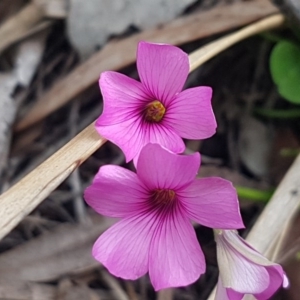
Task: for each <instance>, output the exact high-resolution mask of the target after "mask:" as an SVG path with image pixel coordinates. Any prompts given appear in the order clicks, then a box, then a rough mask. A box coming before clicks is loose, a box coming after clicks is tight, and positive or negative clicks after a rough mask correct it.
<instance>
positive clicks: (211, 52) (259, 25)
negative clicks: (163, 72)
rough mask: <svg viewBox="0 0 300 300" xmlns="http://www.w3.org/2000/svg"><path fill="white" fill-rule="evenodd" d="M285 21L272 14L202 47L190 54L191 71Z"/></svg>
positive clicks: (278, 15)
mask: <svg viewBox="0 0 300 300" xmlns="http://www.w3.org/2000/svg"><path fill="white" fill-rule="evenodd" d="M283 23H284V17H283V15H281V14H277V15H274V16H270V17H268V18H265V19H263V20H261V21H259V22H256V23H254V24H252V25H249V26H247V27H245V28H243V29H241V30H239V31H237V32H234V33H232V34H230V35H227V36H225V37H223V38H221V39H219V40H217V41H215V42H212V43H210V44H208V45H207V46H204V47H202V48H201V49H200V50H197V51H195V52H193V53H191V54H190V55H189V58H190V65H191V68H190V71H194V70H195V69H197V68H198V67H199V66H200V65H202V64H203V63H204V62H206V61H208V60H209V59H211V58H212V57H214V56H216V55H217V54H219V53H220V52H222V51H223V50H225V49H227V48H229V47H230V46H232V45H234V44H236V43H237V42H239V41H241V40H243V39H245V38H247V37H250V36H252V35H255V34H257V33H260V32H263V31H266V30H269V29H270V28H276V27H279V26H281V25H282V24H283Z"/></svg>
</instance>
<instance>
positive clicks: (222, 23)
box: [15, 0, 277, 131]
mask: <svg viewBox="0 0 300 300" xmlns="http://www.w3.org/2000/svg"><path fill="white" fill-rule="evenodd" d="M276 11H277V10H276V8H275V7H274V6H272V5H271V4H269V3H268V2H267V1H265V0H263V1H261V0H256V1H251V2H249V3H248V2H240V3H236V4H231V5H230V6H217V7H216V8H214V9H212V10H210V11H207V12H200V13H196V14H193V15H190V16H185V17H181V18H178V19H176V20H174V21H172V22H170V23H169V24H166V25H165V26H163V27H160V28H158V29H152V30H147V31H143V32H142V33H139V34H136V35H133V36H131V37H128V38H126V39H123V40H120V41H112V42H110V43H108V44H106V45H105V46H104V47H103V48H102V50H101V51H100V52H98V53H96V54H95V55H93V56H92V57H91V58H90V59H89V60H87V61H86V62H85V63H83V64H81V65H80V66H78V67H77V68H76V69H75V70H74V71H73V72H71V73H70V74H69V76H68V77H66V78H65V79H63V80H60V81H58V83H57V84H56V85H54V86H53V87H52V89H50V90H49V91H48V92H47V93H46V94H44V95H43V96H42V97H41V98H40V100H39V101H38V102H37V103H36V104H35V105H34V106H33V108H32V109H31V110H30V111H29V112H28V114H27V115H26V116H25V117H24V118H23V119H21V120H20V121H19V122H18V123H17V125H16V127H15V130H16V131H20V130H24V129H25V128H27V127H29V126H31V125H33V124H35V123H37V122H38V121H40V120H42V119H44V118H45V117H46V116H47V115H49V114H51V113H52V112H54V111H55V110H57V109H58V108H60V107H62V106H63V105H65V104H66V103H68V102H69V101H70V100H71V99H73V98H74V97H76V96H78V95H79V94H80V93H82V92H83V91H84V90H86V89H87V88H88V87H90V86H91V85H92V84H94V83H96V82H97V80H98V78H99V74H100V73H101V72H103V71H106V70H118V69H121V68H123V67H125V66H127V65H129V64H132V63H133V62H134V60H135V52H136V44H137V43H138V41H140V40H147V41H149V42H151V41H152V42H164V43H168V44H175V45H179V44H184V43H187V42H190V41H193V40H196V39H199V38H204V37H207V36H210V35H212V34H217V33H220V32H224V31H225V30H230V29H233V28H235V27H238V26H243V25H246V24H248V23H251V22H253V21H255V20H257V19H259V18H262V17H265V16H267V15H269V14H271V13H275V12H276ZM269 22H270V21H268V20H267V21H266V29H268V28H272V26H270V25H269ZM203 24H205V26H203ZM260 26H261V25H259V26H258V27H260ZM251 30H253V29H252V28H251V29H250V32H249V33H248V35H246V36H250V35H251V34H255V33H256V32H255V29H254V32H253V33H251ZM261 30H263V29H261ZM244 34H245V33H241V34H240V35H238V36H236V35H233V36H232V37H231V38H230V39H228V40H227V37H226V38H225V39H224V41H223V45H222V48H220V49H219V46H220V44H219V42H217V44H216V45H212V46H210V48H206V47H205V48H203V51H202V52H201V53H198V56H195V55H193V57H192V59H196V60H197V61H198V58H199V57H201V59H202V61H198V65H197V66H196V65H195V66H194V69H195V68H197V67H198V66H199V65H200V64H201V63H203V62H205V61H207V60H208V59H210V58H212V57H213V56H214V55H216V54H217V53H219V52H220V51H222V50H224V49H226V48H228V47H229V45H226V42H228V43H229V44H230V45H233V44H234V43H236V42H237V41H239V40H240V38H241V39H243V38H245V37H244V36H243V35H244ZM246 34H247V33H246ZM215 46H217V47H215ZM124 49H125V51H124ZM217 49H218V50H217ZM214 51H216V52H215V53H214ZM205 54H207V55H208V56H207V57H206V56H205Z"/></svg>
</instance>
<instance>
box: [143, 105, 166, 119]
mask: <svg viewBox="0 0 300 300" xmlns="http://www.w3.org/2000/svg"><path fill="white" fill-rule="evenodd" d="M165 113H166V108H165V107H164V105H163V104H162V103H161V102H160V101H158V100H154V101H152V102H150V103H149V104H147V106H146V108H145V111H144V117H145V120H146V121H147V122H155V123H158V122H160V121H161V120H162V118H163V117H164V115H165Z"/></svg>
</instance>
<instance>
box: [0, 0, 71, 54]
mask: <svg viewBox="0 0 300 300" xmlns="http://www.w3.org/2000/svg"><path fill="white" fill-rule="evenodd" d="M64 4H65V1H64V0H51V1H43V0H35V1H32V2H31V3H29V4H27V5H26V6H25V7H24V8H23V9H22V10H21V11H19V12H18V13H17V14H16V15H13V16H11V17H10V18H9V19H8V20H7V21H6V22H5V23H4V24H3V25H2V26H1V27H0V53H1V52H2V51H3V50H5V49H6V48H7V47H8V46H10V45H11V44H13V43H15V42H17V41H18V40H20V39H22V38H24V37H25V36H28V35H29V34H30V33H32V30H35V31H36V30H40V28H39V26H37V27H36V25H37V24H38V23H39V22H40V21H41V20H42V19H43V18H44V17H46V16H50V17H53V16H55V14H56V15H57V16H58V17H64V16H65V14H66V8H65V6H64ZM46 24H47V25H46ZM46 24H44V25H42V27H45V26H48V25H49V23H46ZM35 27H36V28H35ZM34 28H35V29H34Z"/></svg>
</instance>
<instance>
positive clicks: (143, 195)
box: [84, 165, 148, 218]
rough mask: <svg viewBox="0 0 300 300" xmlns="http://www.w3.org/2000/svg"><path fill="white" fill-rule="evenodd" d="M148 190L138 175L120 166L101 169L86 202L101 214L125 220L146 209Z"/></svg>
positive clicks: (87, 193) (90, 187)
mask: <svg viewBox="0 0 300 300" xmlns="http://www.w3.org/2000/svg"><path fill="white" fill-rule="evenodd" d="M147 197H148V194H147V190H146V189H145V187H144V185H143V183H142V182H141V181H140V179H139V178H138V177H137V175H136V174H135V173H133V172H131V171H129V170H127V169H124V168H121V167H119V166H112V165H106V166H103V167H101V168H100V170H99V171H98V173H97V175H96V176H95V178H94V181H93V183H92V184H91V185H90V186H89V187H88V188H87V189H86V190H85V192H84V198H85V200H86V202H87V203H88V204H89V205H90V206H91V207H92V208H93V209H94V210H95V211H96V212H98V213H99V214H102V215H105V216H109V217H115V218H123V217H128V216H131V215H133V214H137V213H138V212H139V211H141V210H143V209H144V207H145V202H146V201H147Z"/></svg>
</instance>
